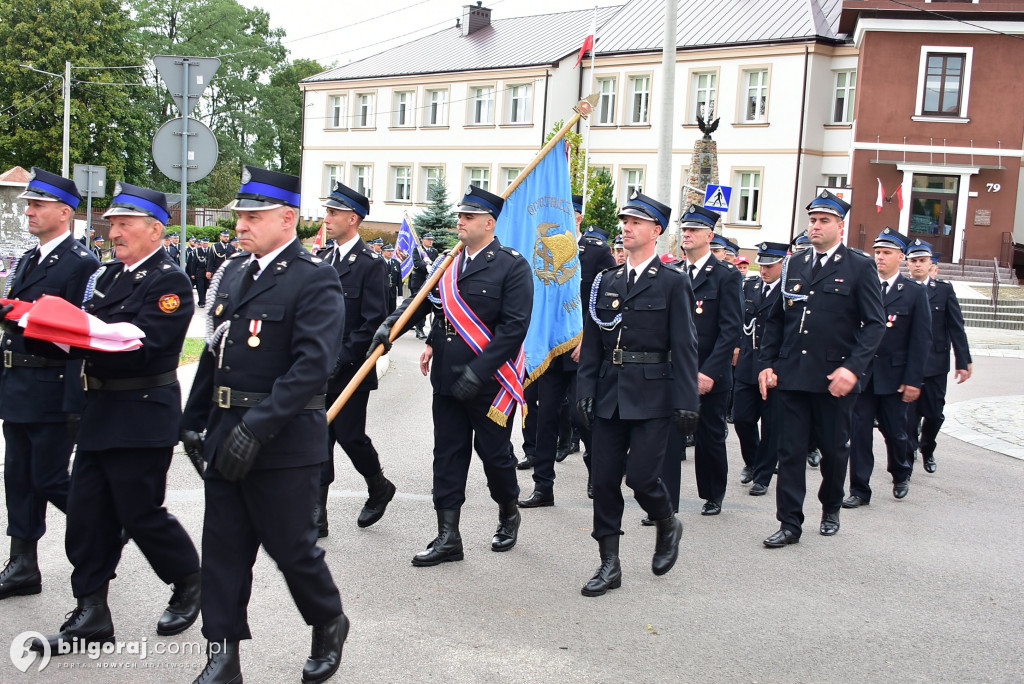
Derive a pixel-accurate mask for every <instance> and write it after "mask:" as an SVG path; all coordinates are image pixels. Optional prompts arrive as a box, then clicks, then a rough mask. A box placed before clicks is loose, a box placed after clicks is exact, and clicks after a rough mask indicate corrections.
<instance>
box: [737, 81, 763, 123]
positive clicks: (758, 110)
mask: <svg viewBox="0 0 1024 684" xmlns="http://www.w3.org/2000/svg"><path fill="white" fill-rule="evenodd" d="M743 93H744V96H743V115H742V121H743V122H744V123H763V122H765V121H767V120H768V115H767V114H768V70H767V69H750V70H746V71H744V72H743Z"/></svg>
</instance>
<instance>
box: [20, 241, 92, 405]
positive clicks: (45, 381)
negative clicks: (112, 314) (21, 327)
mask: <svg viewBox="0 0 1024 684" xmlns="http://www.w3.org/2000/svg"><path fill="white" fill-rule="evenodd" d="M29 254H31V255H33V258H35V257H34V255H35V254H38V252H36V251H34V250H29V251H28V252H27V253H26V255H29ZM24 259H25V257H24V256H23V257H22V261H21V265H20V266H19V267H18V268H17V270H16V272H15V274H14V282H13V283H12V284H11V290H10V292H9V293H8V295H7V297H8V299H20V300H22V301H25V302H34V301H35V300H37V299H39V298H40V297H42V296H43V295H54V296H57V297H63V298H64V299H66V300H68V301H69V302H71V303H72V304H75V305H78V304H81V302H82V296H83V294H84V293H85V285H86V283H87V282H89V278H90V277H91V276H92V274H93V273H95V272H96V268H97V267H98V266H99V262H98V261H97V260H96V257H94V256H93V255H92V254H90V253H89V250H87V249H86V248H85V247H83V246H82V244H81V243H80V242H78V240H75V239H74V237H72V236H71V235H67V236H65V237H64V239H63V240H62V241H61V243H60V244H59V245H57V246H56V247H55V248H54V249H53V251H52V252H50V254H49V255H47V257H46V259H45V260H44V261H43V263H41V264H38V265H37V266H36V267H35V268H34V269H33V270H32V272H31V273H29V274H28V276H25V275H24V271H23V269H22V266H24ZM3 351H5V352H13V353H14V354H37V355H42V356H46V357H50V358H61V357H62V356H64V353H63V352H62V351H60V349H58V348H57V347H55V346H54V345H52V344H50V343H49V342H42V341H40V340H33V339H26V338H25V337H24V336H22V335H14V336H10V335H5V336H4V342H3ZM81 368H82V362H81V361H77V360H69V361H68V362H67V364H66V366H65V367H63V368H62V367H59V366H56V367H51V368H28V367H24V366H23V367H16V368H3V367H0V419H3V420H9V421H11V422H13V423H52V422H64V420H66V419H67V415H66V414H68V413H81V412H82V407H83V405H84V404H85V392H84V391H83V390H82V380H81V378H80V377H79V374H80V372H81Z"/></svg>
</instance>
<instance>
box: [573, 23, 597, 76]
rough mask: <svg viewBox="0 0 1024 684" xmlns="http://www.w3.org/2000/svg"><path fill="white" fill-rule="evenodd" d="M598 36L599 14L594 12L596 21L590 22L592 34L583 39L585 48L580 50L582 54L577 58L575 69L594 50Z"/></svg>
mask: <svg viewBox="0 0 1024 684" xmlns="http://www.w3.org/2000/svg"><path fill="white" fill-rule="evenodd" d="M596 35H597V12H594V19H593V20H591V22H590V33H588V34H587V37H586V38H584V39H583V47H581V48H580V54H579V56H578V57H577V58H576V63H575V64H573V65H572V68H573V69H575V68H576V67H578V66H579V65H580V62H582V61H583V58H584V57H585V56H586V55H587V51H589V50H593V49H594V39H595V36H596Z"/></svg>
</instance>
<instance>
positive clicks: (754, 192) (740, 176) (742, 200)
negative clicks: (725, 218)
mask: <svg viewBox="0 0 1024 684" xmlns="http://www.w3.org/2000/svg"><path fill="white" fill-rule="evenodd" d="M734 177H735V179H736V180H735V181H734V184H735V186H736V189H735V191H734V194H735V195H736V198H735V199H734V200H733V202H732V204H733V206H734V207H736V214H735V217H734V218H735V222H736V223H757V222H758V218H759V217H760V215H761V172H760V171H737V172H736V173H735V175H734Z"/></svg>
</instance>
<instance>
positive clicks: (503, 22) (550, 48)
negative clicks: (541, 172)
mask: <svg viewBox="0 0 1024 684" xmlns="http://www.w3.org/2000/svg"><path fill="white" fill-rule="evenodd" d="M620 8H621V6H615V7H604V8H599V9H598V10H597V25H598V27H599V29H598V35H600V26H601V25H602V23H604V22H605V21H607V20H608V18H609V17H611V16H612V15H613V14H615V13H616V12H617V11H618V10H619V9H620ZM593 16H594V10H591V9H588V10H579V11H575V12H560V13H558V14H543V15H537V16H532V17H516V18H513V19H497V20H493V21H491V25H490V26H487V27H485V28H481V29H478V30H476V31H474V32H473V33H471V34H469V35H468V36H463V35H462V29H460V28H456V27H454V26H453V27H451V28H446V29H443V30H441V31H438V32H437V33H432V34H431V35H429V36H424V37H423V38H418V39H416V40H413V41H411V42H408V43H405V44H404V45H399V46H397V47H394V48H391V49H390V50H386V51H384V52H381V53H379V54H376V55H373V56H371V57H367V58H365V59H361V60H359V61H357V62H352V63H351V64H346V65H345V66H341V67H336V68H334V69H329V70H328V71H324V72H323V73H320V74H316V75H315V76H310V77H309V78H307V79H304V80H303V83H316V82H320V81H341V80H348V79H354V78H378V77H385V76H404V75H411V74H436V73H447V72H459V71H473V70H478V69H504V68H512V67H527V66H537V65H544V64H554V63H555V62H557V61H559V60H560V59H563V58H564V57H565V56H566V55H570V54H573V53H575V52H577V51H578V50H579V49H580V46H582V45H583V39H584V38H585V37H586V35H587V33H588V32H589V31H590V24H591V20H592V18H593Z"/></svg>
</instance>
